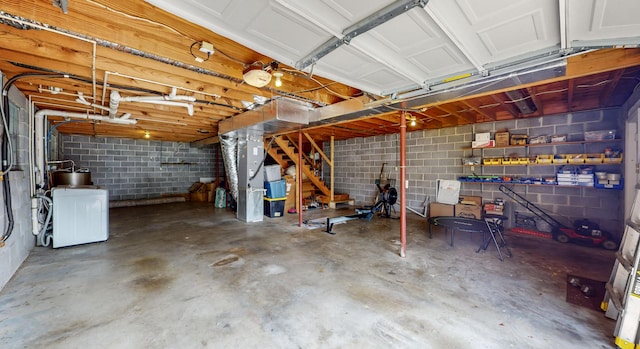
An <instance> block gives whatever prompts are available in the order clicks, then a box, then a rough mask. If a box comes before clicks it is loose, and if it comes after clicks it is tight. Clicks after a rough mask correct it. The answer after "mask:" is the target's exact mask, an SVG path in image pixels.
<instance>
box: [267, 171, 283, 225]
mask: <svg viewBox="0 0 640 349" xmlns="http://www.w3.org/2000/svg"><path fill="white" fill-rule="evenodd" d="M264 180H265V182H264V188H265V189H266V190H267V192H266V195H265V197H264V215H265V216H267V217H271V218H274V217H282V216H283V215H284V202H285V200H286V199H287V182H286V181H285V180H284V179H282V176H281V175H280V165H271V166H265V167H264Z"/></svg>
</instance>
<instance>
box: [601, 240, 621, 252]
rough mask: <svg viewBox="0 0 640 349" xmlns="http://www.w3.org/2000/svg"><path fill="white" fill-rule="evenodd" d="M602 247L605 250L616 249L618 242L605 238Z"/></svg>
mask: <svg viewBox="0 0 640 349" xmlns="http://www.w3.org/2000/svg"><path fill="white" fill-rule="evenodd" d="M602 247H603V248H604V249H606V250H617V249H618V244H617V243H616V242H615V241H613V240H605V241H604V242H603V243H602Z"/></svg>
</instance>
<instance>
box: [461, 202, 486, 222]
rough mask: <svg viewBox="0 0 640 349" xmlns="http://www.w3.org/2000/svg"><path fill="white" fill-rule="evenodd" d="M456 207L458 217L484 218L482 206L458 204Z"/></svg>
mask: <svg viewBox="0 0 640 349" xmlns="http://www.w3.org/2000/svg"><path fill="white" fill-rule="evenodd" d="M455 209H456V217H464V218H475V219H480V218H482V206H479V205H464V204H457V205H456V207H455Z"/></svg>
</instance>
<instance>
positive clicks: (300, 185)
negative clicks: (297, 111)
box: [296, 131, 302, 227]
mask: <svg viewBox="0 0 640 349" xmlns="http://www.w3.org/2000/svg"><path fill="white" fill-rule="evenodd" d="M297 178H298V180H297V181H296V182H297V186H298V207H299V208H300V209H299V210H298V226H299V227H302V131H298V175H297Z"/></svg>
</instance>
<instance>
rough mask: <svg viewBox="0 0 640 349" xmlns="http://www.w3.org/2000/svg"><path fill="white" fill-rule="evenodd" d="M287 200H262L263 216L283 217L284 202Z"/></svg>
mask: <svg viewBox="0 0 640 349" xmlns="http://www.w3.org/2000/svg"><path fill="white" fill-rule="evenodd" d="M286 199H287V198H278V199H270V198H264V215H265V216H267V217H271V218H274V217H282V215H284V201H285V200H286Z"/></svg>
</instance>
